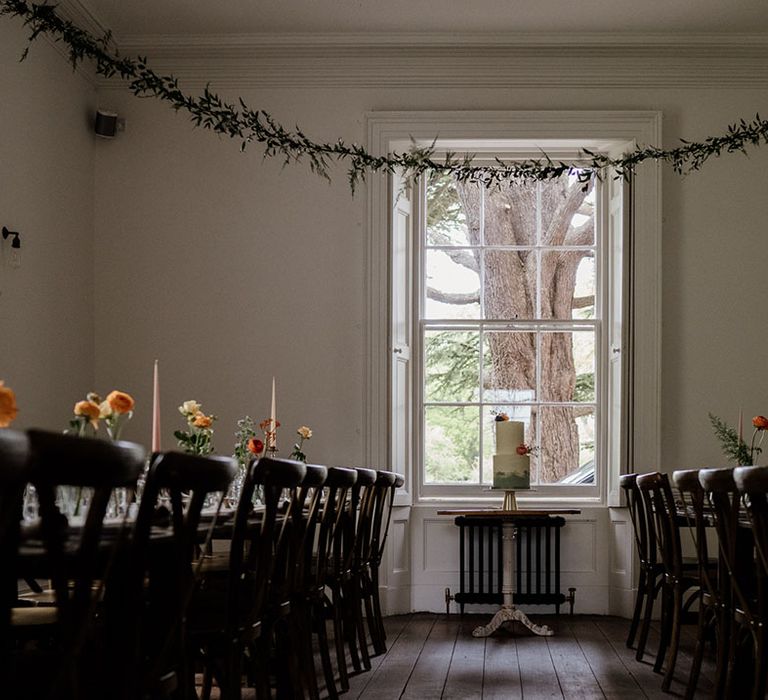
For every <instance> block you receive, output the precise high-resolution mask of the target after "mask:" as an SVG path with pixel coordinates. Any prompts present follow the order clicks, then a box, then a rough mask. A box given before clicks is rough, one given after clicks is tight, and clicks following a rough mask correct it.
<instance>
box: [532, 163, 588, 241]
mask: <svg viewBox="0 0 768 700" xmlns="http://www.w3.org/2000/svg"><path fill="white" fill-rule="evenodd" d="M539 188H540V193H541V200H540V202H541V237H540V243H541V245H545V246H562V245H582V246H583V245H592V244H594V241H595V227H594V202H595V199H594V178H593V179H592V181H591V182H590V184H589V185H588V187H587V190H586V191H585V190H584V184H583V183H581V182H579V181H578V178H577V177H576V175H563V176H562V177H560V178H558V179H557V180H547V181H545V182H541V183H539Z"/></svg>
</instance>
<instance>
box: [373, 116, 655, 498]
mask: <svg viewBox="0 0 768 700" xmlns="http://www.w3.org/2000/svg"><path fill="white" fill-rule="evenodd" d="M367 119H368V148H369V150H370V151H371V152H372V153H373V154H376V155H378V154H384V153H387V152H389V151H394V150H404V149H406V148H408V147H409V145H410V143H411V142H412V139H413V140H416V141H417V142H419V143H424V144H429V143H432V142H433V141H435V138H436V137H439V140H438V141H437V145H438V146H439V147H440V148H445V149H449V150H450V149H454V148H456V146H457V145H458V144H460V143H461V142H464V141H466V140H472V141H475V142H482V144H483V148H482V149H474V152H480V151H481V150H484V149H487V150H488V151H497V150H499V149H500V148H505V147H508V146H511V147H513V148H516V147H519V146H521V145H522V144H528V145H530V144H532V143H535V144H536V145H537V146H541V147H544V148H545V150H547V152H550V151H552V150H559V151H563V153H564V155H567V152H568V151H572V149H573V148H575V147H584V146H587V147H590V148H592V149H595V150H601V151H606V152H608V151H610V152H612V153H616V152H618V151H619V150H627V149H628V148H631V147H632V146H633V145H634V144H638V143H640V144H654V145H659V144H660V143H661V115H660V113H658V112H651V111H643V112H637V111H631V112H630V111H611V112H592V111H590V112H565V111H563V112H560V111H552V112H384V113H382V112H377V113H371V114H369V115H367ZM534 152H535V151H534ZM392 201H393V198H392V183H391V182H390V181H389V178H388V177H387V176H384V175H374V176H372V177H371V178H370V180H369V184H368V200H367V204H368V236H367V247H366V266H367V271H366V272H367V274H366V281H367V283H368V288H367V302H368V303H367V319H366V320H367V327H366V345H367V355H368V357H367V365H366V366H367V370H368V372H367V377H366V386H365V392H366V393H365V396H364V407H365V411H366V422H365V427H366V430H365V454H366V459H367V460H368V463H370V464H374V465H388V466H391V467H392V468H393V469H395V470H396V471H400V472H402V473H404V475H405V478H406V485H405V488H404V489H403V490H402V491H401V493H400V495H399V497H398V502H399V503H400V504H402V505H407V504H410V503H413V502H414V501H420V502H434V501H439V502H441V503H444V502H450V501H454V502H457V503H466V502H468V501H471V502H474V503H479V504H480V503H493V502H496V501H500V500H501V496H500V495H498V494H497V493H496V492H490V491H487V490H484V489H487V487H482V486H478V485H474V486H470V487H466V486H458V487H454V486H439V487H437V489H438V490H437V491H435V490H434V489H433V488H426V489H425V488H424V486H423V484H422V483H421V481H422V476H421V474H420V473H416V472H417V471H418V470H419V469H420V462H419V460H418V459H417V457H418V454H417V451H416V445H417V444H418V442H419V436H418V435H414V434H413V432H411V431H406V432H405V433H403V432H402V431H400V432H399V433H398V441H399V442H398V444H397V445H396V446H395V447H394V448H393V444H392V435H393V420H392V415H393V413H392V406H391V389H390V374H391V372H390V367H391V359H392V357H393V355H392V353H393V351H395V352H397V349H396V348H394V347H393V345H392V341H391V337H390V335H391V334H390V324H391V306H390V294H391V291H392V289H391V277H392V248H391V236H390V227H391V225H392V211H391V209H392V204H391V203H392ZM602 212H603V215H606V216H607V215H608V213H606V212H605V208H603V210H602ZM625 212H629V214H630V217H629V219H628V221H631V223H630V226H629V228H630V230H631V234H630V236H629V238H628V239H627V240H626V242H625V246H628V247H629V248H630V249H631V256H628V257H627V259H629V260H631V264H630V265H629V267H627V268H625V275H626V279H627V280H628V282H627V284H625V294H627V296H628V298H629V300H630V304H631V309H632V311H631V314H632V315H631V319H632V320H631V324H630V325H631V328H630V329H629V330H630V331H631V336H630V337H628V338H627V340H626V342H622V343H621V344H620V347H619V348H618V351H619V352H621V353H622V355H623V358H622V361H623V364H624V366H625V367H626V375H627V376H626V384H627V386H629V387H630V388H631V391H630V392H629V394H628V395H629V396H631V401H630V403H629V405H627V406H626V407H625V409H626V410H625V414H624V415H623V416H622V422H623V425H622V426H616V425H611V426H610V427H609V430H611V431H612V434H613V435H614V436H616V435H618V434H619V432H620V433H621V434H622V435H623V436H624V439H623V440H622V448H621V449H620V448H618V447H617V445H618V443H619V440H617V439H613V440H609V441H608V442H609V443H611V446H610V448H609V449H608V450H607V452H606V454H605V455H604V460H605V462H606V467H605V469H604V470H603V478H602V479H601V480H600V481H601V487H600V489H599V492H594V491H593V492H592V493H590V494H589V495H583V494H584V492H583V491H582V492H581V494H582V495H579V491H578V488H579V487H565V490H563V489H562V488H560V487H556V486H554V485H552V486H549V485H548V486H546V487H542V488H540V489H538V490H537V491H536V492H531V493H530V494H528V495H525V496H522V498H521V496H520V495H519V496H518V499H519V500H521V501H522V502H526V501H530V502H535V503H536V504H537V505H539V506H541V507H545V506H547V505H548V504H550V503H551V504H553V505H555V504H563V503H566V502H568V503H575V502H580V503H584V504H587V503H592V504H595V505H598V504H606V505H619V504H620V496H619V488H618V476H619V474H620V473H623V472H626V471H631V470H633V469H635V465H638V467H640V468H645V469H647V468H649V467H653V466H655V465H657V464H658V461H659V451H660V440H659V435H660V375H661V372H660V356H661V353H660V349H661V348H660V341H661V314H660V302H661V191H660V169H659V166H658V164H656V163H644V164H643V165H641V166H640V167H639V168H638V171H637V176H636V178H635V180H634V182H633V186H632V188H631V191H630V193H629V196H628V197H627V205H626V206H625ZM409 215H410V217H411V219H412V218H413V217H414V216H418V215H419V213H418V212H414V211H411V210H409ZM607 247H608V246H603V250H604V251H605V250H606V248H607ZM635 289H641V290H642V293H634V292H635ZM408 293H409V294H412V290H408ZM411 308H413V307H411ZM415 352H418V349H416V348H411V354H412V356H414V357H416V356H417V355H416V354H415ZM605 371H606V370H605V369H603V373H605ZM635 378H638V380H637V381H635ZM417 381H419V378H418V377H414V378H413V379H412V381H411V384H410V386H411V391H412V395H411V401H410V406H411V407H412V406H413V405H414V399H415V398H416V390H415V387H417V386H418V384H417ZM407 423H408V424H410V425H411V426H415V427H416V428H417V429H418V425H420V422H419V421H418V420H417V421H413V420H410V418H409V420H408V421H407ZM574 489H576V490H574Z"/></svg>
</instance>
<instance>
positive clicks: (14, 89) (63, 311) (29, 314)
mask: <svg viewBox="0 0 768 700" xmlns="http://www.w3.org/2000/svg"><path fill="white" fill-rule="evenodd" d="M27 34H28V32H27V30H23V29H22V28H21V26H20V23H19V22H18V21H16V20H10V19H7V18H3V20H2V22H0V64H2V70H0V96H1V102H0V226H7V227H8V228H9V229H11V230H14V231H19V232H20V233H21V243H22V248H21V254H22V264H21V267H20V268H18V269H13V268H11V267H10V265H9V262H10V260H9V257H10V252H11V247H10V240H6V241H2V240H0V379H4V380H5V382H6V384H7V385H8V386H10V387H12V388H13V389H14V390H15V391H16V394H17V401H18V404H19V417H18V420H17V421H16V422H15V423H14V427H20V428H24V427H29V426H37V427H47V428H51V429H63V428H65V427H66V426H67V423H68V421H69V419H70V414H71V410H72V405H73V404H74V402H75V401H76V400H77V399H78V398H80V397H81V396H82V395H83V394H84V393H85V392H87V391H89V390H90V388H91V386H92V383H93V366H94V365H93V361H94V337H93V320H94V319H93V296H94V285H93V168H94V162H93V152H94V144H93V140H94V139H93V134H92V130H91V126H90V120H91V119H92V117H91V113H92V108H93V105H94V99H95V91H94V89H93V88H92V87H91V86H90V85H89V84H88V83H87V82H86V80H84V79H83V77H82V76H81V75H78V74H75V73H73V72H72V69H71V68H70V67H69V66H68V65H67V63H66V61H65V60H64V59H63V58H62V56H61V55H60V54H59V53H58V52H57V51H56V50H55V49H53V48H52V46H51V45H50V44H49V43H47V42H46V41H45V40H43V39H41V40H39V41H37V42H36V43H35V45H34V47H33V48H32V49H31V51H30V54H29V57H28V58H27V60H26V61H23V62H21V63H19V57H20V56H21V53H22V51H23V49H24V47H25V46H26V45H27V42H26V36H27Z"/></svg>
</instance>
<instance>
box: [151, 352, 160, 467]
mask: <svg viewBox="0 0 768 700" xmlns="http://www.w3.org/2000/svg"><path fill="white" fill-rule="evenodd" d="M152 452H160V379H159V377H158V362H157V360H155V372H154V378H153V382H152Z"/></svg>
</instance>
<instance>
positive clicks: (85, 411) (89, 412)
mask: <svg viewBox="0 0 768 700" xmlns="http://www.w3.org/2000/svg"><path fill="white" fill-rule="evenodd" d="M73 411H74V414H75V415H76V416H84V417H85V418H87V419H88V420H89V421H90V423H91V425H92V426H93V427H94V428H96V427H98V425H99V418H100V417H101V409H100V408H99V405H98V404H96V403H93V401H78V402H77V403H76V404H75V408H74V409H73Z"/></svg>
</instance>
